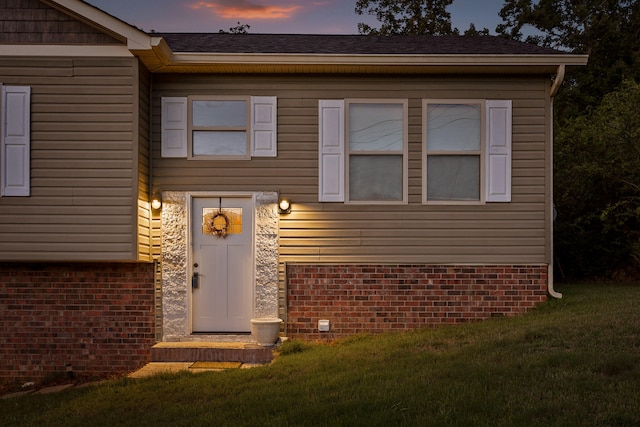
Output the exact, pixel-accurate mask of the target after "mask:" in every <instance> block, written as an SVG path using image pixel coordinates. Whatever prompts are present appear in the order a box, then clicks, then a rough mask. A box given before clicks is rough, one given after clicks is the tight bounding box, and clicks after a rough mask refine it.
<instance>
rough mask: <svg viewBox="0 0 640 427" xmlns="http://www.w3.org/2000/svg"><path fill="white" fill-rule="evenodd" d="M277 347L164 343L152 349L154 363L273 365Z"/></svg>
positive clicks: (226, 343)
mask: <svg viewBox="0 0 640 427" xmlns="http://www.w3.org/2000/svg"><path fill="white" fill-rule="evenodd" d="M275 348H276V347H263V346H260V345H258V344H256V343H242V342H162V343H157V344H156V345H154V346H153V347H151V361H152V362H241V363H255V364H264V363H271V361H272V360H273V358H274V354H273V352H274V349H275Z"/></svg>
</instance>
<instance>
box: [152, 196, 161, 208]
mask: <svg viewBox="0 0 640 427" xmlns="http://www.w3.org/2000/svg"><path fill="white" fill-rule="evenodd" d="M161 207H162V200H161V199H160V198H159V197H154V198H153V200H151V209H153V210H156V211H157V210H159V209H160V208H161Z"/></svg>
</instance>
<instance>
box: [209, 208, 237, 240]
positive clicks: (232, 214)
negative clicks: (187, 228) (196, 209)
mask: <svg viewBox="0 0 640 427" xmlns="http://www.w3.org/2000/svg"><path fill="white" fill-rule="evenodd" d="M220 213H222V214H224V215H219V214H220ZM225 217H226V218H225ZM227 221H228V224H227ZM223 228H224V231H225V232H226V234H242V208H224V209H222V212H220V210H219V209H217V208H203V209H202V233H203V234H215V230H218V231H221V230H222V229H223Z"/></svg>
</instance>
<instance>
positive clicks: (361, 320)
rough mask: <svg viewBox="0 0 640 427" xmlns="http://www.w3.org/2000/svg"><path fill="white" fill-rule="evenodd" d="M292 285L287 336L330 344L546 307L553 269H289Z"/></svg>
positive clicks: (288, 293) (316, 266)
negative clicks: (325, 327) (325, 325)
mask: <svg viewBox="0 0 640 427" xmlns="http://www.w3.org/2000/svg"><path fill="white" fill-rule="evenodd" d="M287 286H288V289H287V299H288V316H287V336H288V337H290V338H299V339H306V340H330V339H334V338H338V337H343V336H347V335H350V334H355V333H359V332H367V333H381V332H387V331H400V330H410V329H416V328H420V327H423V326H435V325H443V324H456V323H462V322H469V321H477V320H482V319H487V318H490V317H498V316H513V315H516V314H519V313H523V312H525V311H527V310H529V309H531V308H533V307H534V306H535V305H537V304H539V303H541V302H543V301H546V299H547V265H510V266H497V265H494V266H491V265H489V266H434V265H301V264H288V265H287ZM320 319H328V320H329V321H330V323H331V329H330V331H329V332H322V333H321V332H318V320H320Z"/></svg>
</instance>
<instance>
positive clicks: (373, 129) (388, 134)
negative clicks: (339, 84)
mask: <svg viewBox="0 0 640 427" xmlns="http://www.w3.org/2000/svg"><path fill="white" fill-rule="evenodd" d="M402 118H403V105H402V104H349V150H351V151H402V147H403V145H402V138H403V135H404V132H403V123H402Z"/></svg>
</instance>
